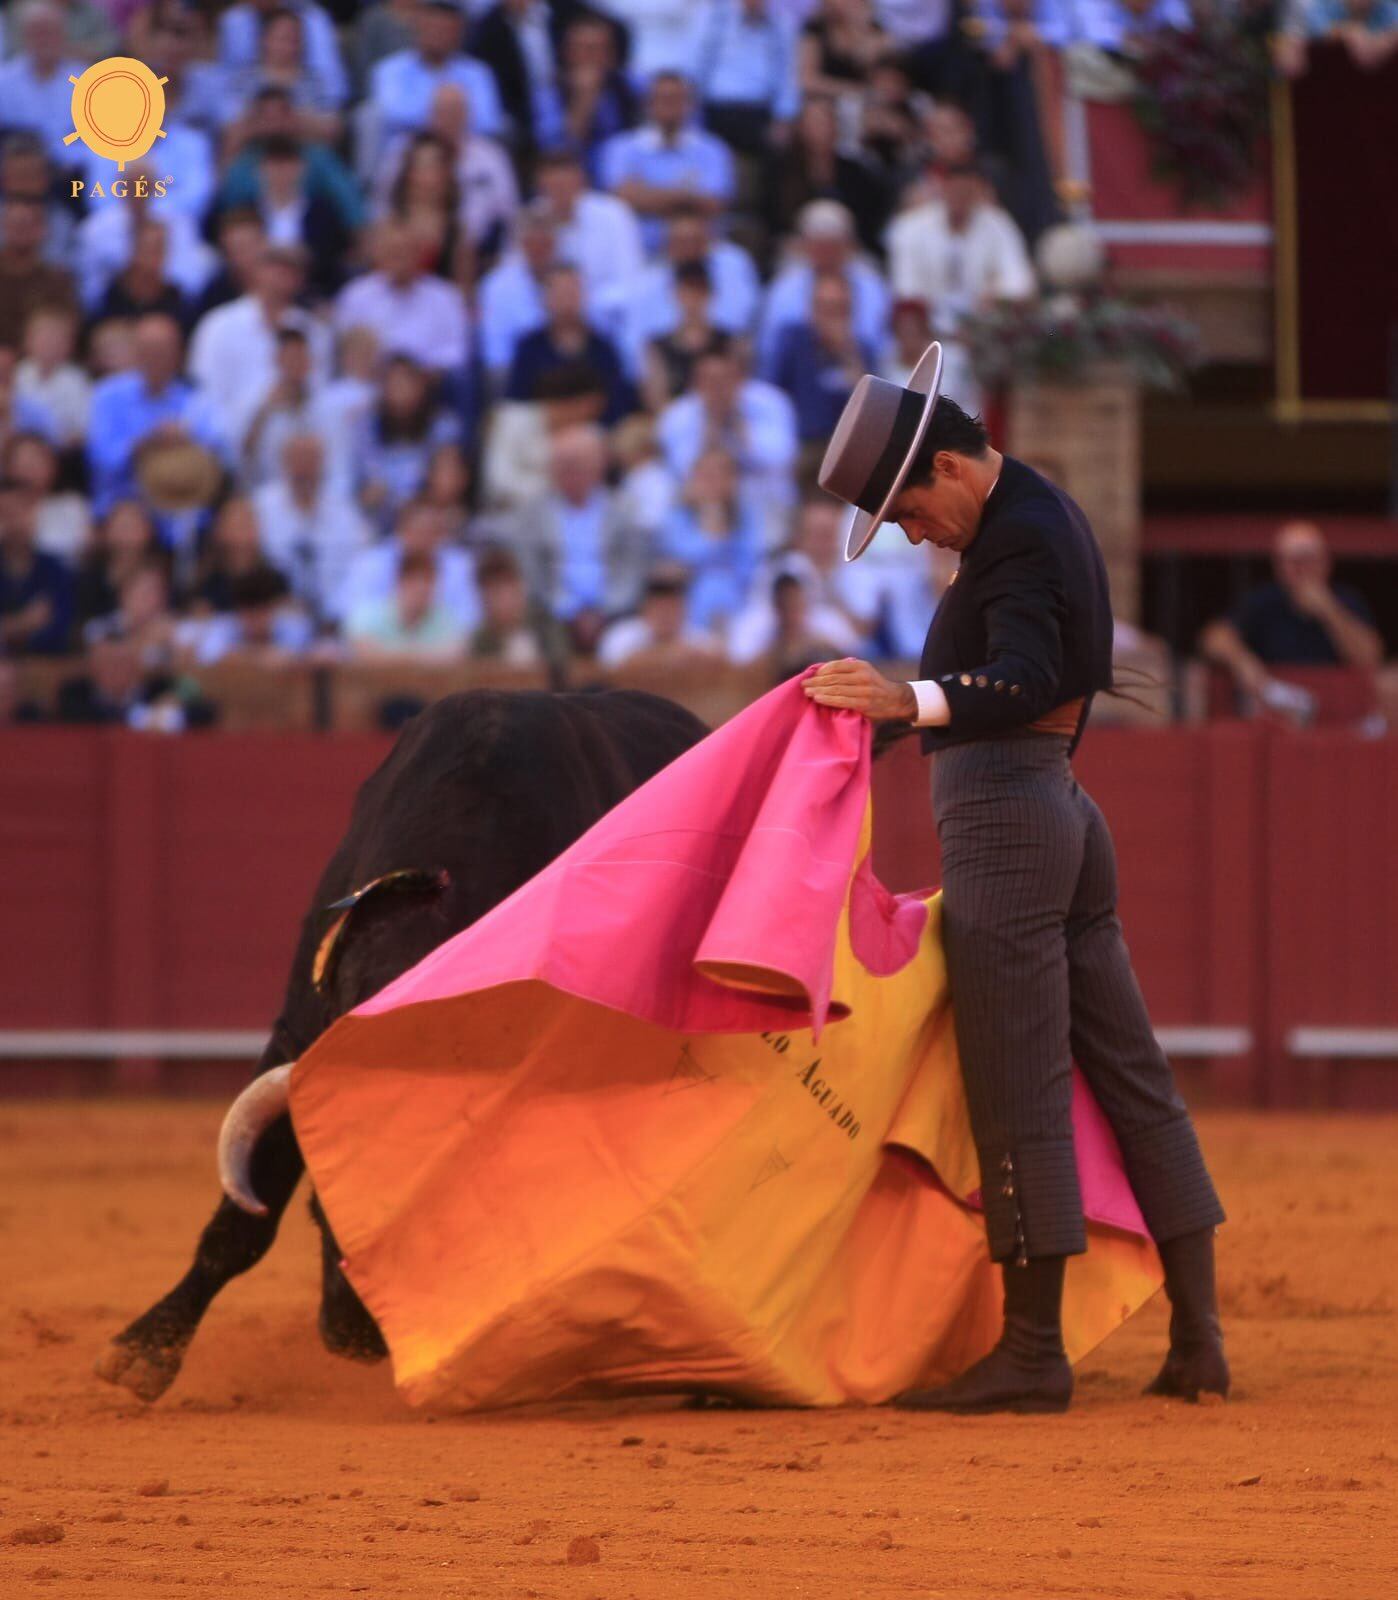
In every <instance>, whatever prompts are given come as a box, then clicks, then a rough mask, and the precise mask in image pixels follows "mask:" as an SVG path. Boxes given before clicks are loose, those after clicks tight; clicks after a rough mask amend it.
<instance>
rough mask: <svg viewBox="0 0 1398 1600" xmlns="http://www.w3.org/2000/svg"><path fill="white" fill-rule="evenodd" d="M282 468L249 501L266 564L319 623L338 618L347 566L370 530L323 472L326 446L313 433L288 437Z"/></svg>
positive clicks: (346, 495)
mask: <svg viewBox="0 0 1398 1600" xmlns="http://www.w3.org/2000/svg"><path fill="white" fill-rule="evenodd" d="M280 468H281V470H280V471H279V473H278V474H277V476H276V477H273V478H270V479H269V480H268V481H267V482H266V483H264V484H263V485H262V487H261V488H260V489H258V490H257V492H256V493H255V494H254V495H253V497H252V503H253V509H254V511H255V512H256V515H257V522H258V527H259V528H260V530H261V534H262V551H263V554H264V555H265V556H266V558H267V560H268V561H269V562H270V563H271V564H272V565H273V566H274V567H276V568H278V570H279V571H281V572H284V573H285V574H286V577H287V581H288V582H289V584H290V586H291V590H292V593H293V594H294V595H295V596H296V598H297V600H298V601H299V602H300V603H301V604H302V605H303V606H304V607H305V609H306V611H307V613H308V614H309V615H310V616H311V618H312V619H313V620H314V621H315V622H317V623H319V624H328V623H329V622H330V621H331V620H333V619H334V618H336V617H337V616H338V614H339V603H338V594H339V590H340V585H341V583H342V581H343V579H344V574H345V570H346V568H347V566H348V565H349V563H350V561H351V560H352V558H353V557H354V556H355V555H356V553H357V552H358V551H360V550H362V549H363V548H364V546H365V545H366V544H368V542H369V527H368V524H367V523H366V522H365V520H364V517H363V516H362V515H361V513H360V511H359V509H358V507H357V506H356V505H355V503H354V501H353V499H351V497H350V495H349V493H348V491H347V489H346V488H345V487H344V485H343V484H338V483H336V482H335V481H334V479H332V478H331V477H330V475H329V473H328V472H327V470H326V462H325V446H324V445H323V444H322V442H321V440H320V439H319V438H318V437H317V435H315V434H313V433H300V434H291V435H290V436H289V437H288V438H287V439H286V441H285V442H284V443H283V445H282V452H281V463H280Z"/></svg>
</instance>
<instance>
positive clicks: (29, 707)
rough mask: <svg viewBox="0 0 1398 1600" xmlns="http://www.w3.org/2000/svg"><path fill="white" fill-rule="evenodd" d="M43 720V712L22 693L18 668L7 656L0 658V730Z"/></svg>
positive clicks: (22, 686) (22, 688)
mask: <svg viewBox="0 0 1398 1600" xmlns="http://www.w3.org/2000/svg"><path fill="white" fill-rule="evenodd" d="M43 720H44V713H43V711H42V710H41V709H40V707H39V706H38V705H36V704H35V702H34V701H33V700H32V699H30V697H29V696H28V695H27V694H25V692H24V685H23V683H22V682H21V680H20V675H19V668H18V667H17V666H16V665H15V663H14V662H13V661H11V660H10V659H9V657H8V656H0V728H18V727H22V726H25V725H26V724H30V723H35V722H42V721H43Z"/></svg>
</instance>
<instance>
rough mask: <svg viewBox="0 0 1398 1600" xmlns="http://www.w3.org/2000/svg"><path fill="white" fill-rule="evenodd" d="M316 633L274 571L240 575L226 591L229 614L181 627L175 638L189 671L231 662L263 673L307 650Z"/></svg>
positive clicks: (262, 569)
mask: <svg viewBox="0 0 1398 1600" xmlns="http://www.w3.org/2000/svg"><path fill="white" fill-rule="evenodd" d="M314 638H315V627H314V624H313V623H312V621H311V619H310V618H309V617H308V616H307V615H306V613H305V611H304V610H303V609H302V607H301V606H300V604H299V603H298V602H297V600H296V598H295V596H294V595H293V594H292V592H291V589H290V586H289V585H288V583H287V581H286V579H285V578H284V577H283V576H282V574H281V573H280V572H278V571H277V570H276V569H275V568H274V567H270V566H260V567H257V568H254V569H253V570H252V571H249V572H244V573H240V574H238V575H237V576H236V577H234V578H232V579H231V580H230V582H229V585H228V609H227V610H226V611H218V612H215V613H214V614H213V615H211V616H204V617H195V618H191V619H190V620H188V621H186V622H185V623H183V624H182V625H181V627H180V629H179V633H178V636H177V639H178V644H179V647H180V651H181V653H182V656H183V658H184V659H185V660H187V661H188V662H189V664H190V665H191V666H195V667H207V666H213V665H214V664H215V663H216V662H219V661H224V660H227V659H228V658H229V657H233V658H235V659H237V660H239V661H243V662H248V663H251V664H255V665H258V666H264V667H282V666H285V665H286V664H287V663H288V662H291V661H294V660H295V659H296V658H297V657H298V656H302V655H304V654H305V653H306V651H307V650H309V649H310V647H311V645H312V642H313V641H314Z"/></svg>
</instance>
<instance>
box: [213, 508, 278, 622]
mask: <svg viewBox="0 0 1398 1600" xmlns="http://www.w3.org/2000/svg"><path fill="white" fill-rule="evenodd" d="M268 568H271V570H273V571H275V570H276V569H275V568H272V564H271V562H269V561H268V559H267V556H266V554H265V552H264V551H263V548H262V530H261V528H260V527H259V526H258V521H257V508H256V506H254V505H253V503H252V501H251V500H249V499H247V498H246V496H244V495H233V496H230V498H229V499H227V500H225V501H224V502H223V504H222V505H221V506H220V507H219V510H218V515H217V516H216V517H215V518H214V525H213V527H212V528H211V529H210V530H209V536H208V539H207V540H206V541H205V543H204V548H203V550H202V551H201V552H200V555H199V566H198V570H197V571H196V573H195V575H194V581H193V582H192V584H191V585H190V591H189V610H190V612H191V614H193V615H194V616H196V617H201V616H203V617H206V616H209V615H210V614H212V613H213V612H216V611H231V610H232V609H233V598H234V593H235V585H236V583H237V582H238V580H239V579H240V578H245V577H247V576H248V574H249V573H254V572H262V571H263V570H265V569H268ZM278 576H279V577H280V578H281V579H282V581H283V582H284V583H285V582H286V576H285V574H284V573H278ZM288 587H289V585H288Z"/></svg>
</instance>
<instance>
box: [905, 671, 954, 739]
mask: <svg viewBox="0 0 1398 1600" xmlns="http://www.w3.org/2000/svg"><path fill="white" fill-rule="evenodd" d="M909 687H910V688H911V689H912V691H913V694H914V696H915V697H916V699H917V715H916V716H915V717H914V718H913V727H915V728H936V727H942V726H944V725H945V724H946V723H948V722H950V721H951V707H950V706H949V705H948V704H947V697H946V695H945V694H944V693H943V692H942V686H941V684H940V683H933V682H932V680H931V679H930V678H920V679H919V680H918V681H917V682H916V683H913V684H911V685H910V686H909Z"/></svg>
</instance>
